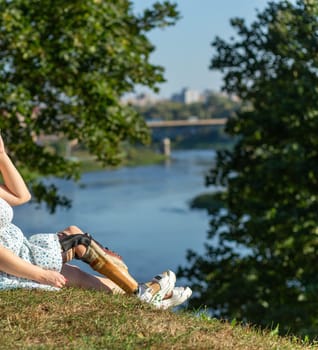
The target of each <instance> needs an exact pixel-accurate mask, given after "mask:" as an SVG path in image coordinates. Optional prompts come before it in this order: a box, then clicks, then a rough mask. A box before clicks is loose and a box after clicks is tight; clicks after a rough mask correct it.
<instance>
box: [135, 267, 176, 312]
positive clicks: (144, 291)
mask: <svg viewBox="0 0 318 350" xmlns="http://www.w3.org/2000/svg"><path fill="white" fill-rule="evenodd" d="M151 282H152V283H158V284H159V286H160V289H159V291H157V292H155V291H154V290H153V289H152V287H151V286H149V285H147V284H146V283H143V284H140V285H139V290H138V294H137V297H138V298H139V299H140V300H141V301H145V302H146V303H150V304H152V305H154V306H155V307H157V308H161V303H162V301H163V298H164V296H165V295H166V294H169V293H171V291H172V290H173V288H174V285H175V283H176V275H175V274H174V272H172V271H170V270H168V271H165V272H163V273H162V274H160V275H157V276H155V277H154V278H153V279H152V281H151Z"/></svg>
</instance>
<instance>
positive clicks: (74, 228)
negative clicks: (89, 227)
mask: <svg viewBox="0 0 318 350" xmlns="http://www.w3.org/2000/svg"><path fill="white" fill-rule="evenodd" d="M63 231H64V232H67V233H69V234H71V235H74V234H78V233H84V232H83V231H82V230H81V229H80V228H79V227H78V226H75V225H70V226H68V227H67V228H65V229H64V230H63Z"/></svg>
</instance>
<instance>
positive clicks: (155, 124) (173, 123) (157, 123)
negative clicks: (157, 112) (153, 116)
mask: <svg viewBox="0 0 318 350" xmlns="http://www.w3.org/2000/svg"><path fill="white" fill-rule="evenodd" d="M226 121H227V119H226V118H216V119H185V120H151V121H147V125H148V127H149V128H170V127H178V126H204V125H225V123H226Z"/></svg>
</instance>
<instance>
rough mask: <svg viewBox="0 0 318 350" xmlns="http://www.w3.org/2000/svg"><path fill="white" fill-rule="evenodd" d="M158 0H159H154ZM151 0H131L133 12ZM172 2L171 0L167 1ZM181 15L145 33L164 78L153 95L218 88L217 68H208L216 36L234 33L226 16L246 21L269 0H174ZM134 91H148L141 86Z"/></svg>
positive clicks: (147, 4)
mask: <svg viewBox="0 0 318 350" xmlns="http://www.w3.org/2000/svg"><path fill="white" fill-rule="evenodd" d="M158 1H159V0H158ZM154 2H155V0H132V3H133V6H134V7H133V9H134V12H136V13H140V12H141V11H142V10H143V9H144V8H148V7H150V6H151V4H153V3H154ZM171 2H173V1H171ZM174 2H175V3H177V4H178V9H179V11H180V14H181V16H182V18H181V19H180V20H179V21H178V22H177V23H176V24H175V25H174V26H172V27H167V28H165V29H155V30H153V31H152V32H150V33H149V35H148V37H149V39H150V41H151V42H152V43H153V44H154V45H155V47H156V49H155V51H154V53H153V54H152V56H151V63H153V64H156V65H160V66H163V67H164V69H165V74H164V76H165V79H166V82H165V83H163V84H160V85H159V87H160V92H159V94H158V95H157V97H160V98H169V97H170V96H171V95H172V94H174V93H178V92H180V91H181V90H182V88H185V87H187V88H190V89H195V90H199V91H204V90H205V89H209V90H213V91H216V92H217V91H220V88H221V85H222V76H221V74H220V72H217V71H211V70H209V68H208V67H209V65H210V61H211V58H212V56H213V53H214V52H213V47H212V46H211V43H212V41H213V39H214V38H215V37H216V36H220V37H221V38H222V39H229V38H230V37H231V36H235V31H234V30H233V28H232V27H231V25H230V19H231V18H233V17H241V18H244V19H245V20H246V22H247V23H250V22H252V21H253V20H254V19H256V15H257V10H258V11H262V10H263V9H264V8H265V7H266V4H267V3H268V2H269V0H177V1H176V0H175V1H174ZM136 92H138V93H141V92H146V93H149V92H150V93H151V94H154V93H152V92H151V91H150V90H147V88H145V87H137V89H136Z"/></svg>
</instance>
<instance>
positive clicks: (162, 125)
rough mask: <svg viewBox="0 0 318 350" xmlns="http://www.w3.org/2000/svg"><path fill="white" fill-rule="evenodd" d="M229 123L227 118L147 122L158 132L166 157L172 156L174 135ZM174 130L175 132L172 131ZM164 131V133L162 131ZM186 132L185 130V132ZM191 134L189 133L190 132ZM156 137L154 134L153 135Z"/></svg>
mask: <svg viewBox="0 0 318 350" xmlns="http://www.w3.org/2000/svg"><path fill="white" fill-rule="evenodd" d="M226 122H227V119H226V118H215V119H197V118H189V119H184V120H151V121H147V122H146V123H147V126H148V127H149V128H150V129H152V130H153V131H154V129H155V130H158V131H157V132H156V134H157V138H158V134H160V136H159V140H160V142H161V145H162V146H161V147H162V152H163V153H164V154H165V155H166V156H168V157H169V156H170V154H171V140H170V139H171V137H172V135H173V134H175V135H178V134H180V132H181V130H183V129H187V127H191V128H189V130H190V133H191V132H193V128H198V127H202V126H208V127H209V126H210V127H211V126H223V125H225V124H226ZM172 129H173V130H174V131H172ZM160 130H164V131H160ZM168 130H169V131H168ZM184 132H185V130H184ZM188 132H189V131H188ZM153 136H154V134H153Z"/></svg>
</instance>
